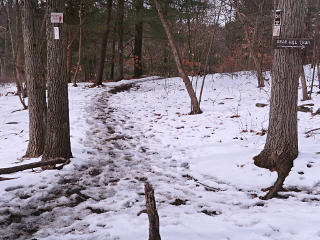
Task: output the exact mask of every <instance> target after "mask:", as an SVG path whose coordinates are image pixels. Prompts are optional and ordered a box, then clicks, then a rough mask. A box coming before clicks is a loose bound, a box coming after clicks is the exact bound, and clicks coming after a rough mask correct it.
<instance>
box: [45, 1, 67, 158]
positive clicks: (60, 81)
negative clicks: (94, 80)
mask: <svg viewBox="0 0 320 240" xmlns="http://www.w3.org/2000/svg"><path fill="white" fill-rule="evenodd" d="M47 6H48V13H51V12H62V13H64V14H65V0H49V1H48V2H47ZM48 15H49V16H50V14H48ZM54 26H58V27H59V28H60V39H59V40H55V39H54V34H53V27H54ZM66 42H67V37H66V31H65V26H64V24H52V23H50V18H48V21H47V64H48V74H47V79H48V114H47V117H48V118H47V129H46V144H45V149H44V153H43V160H47V159H51V158H56V157H62V158H66V159H67V158H70V157H72V153H71V147H70V123H69V105H68V82H67V76H66V75H67V70H66V66H67V65H66Z"/></svg>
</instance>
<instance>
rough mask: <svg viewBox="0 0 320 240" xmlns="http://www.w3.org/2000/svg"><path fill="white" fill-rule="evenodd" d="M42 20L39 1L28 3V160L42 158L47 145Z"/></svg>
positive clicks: (25, 33) (25, 28)
mask: <svg viewBox="0 0 320 240" xmlns="http://www.w3.org/2000/svg"><path fill="white" fill-rule="evenodd" d="M39 17H40V13H39V8H38V1H37V0H29V1H25V3H24V14H23V39H24V55H25V74H26V80H27V85H28V105H29V144H28V149H27V152H26V155H25V156H26V157H39V156H41V155H42V153H43V149H44V142H45V127H46V88H45V73H44V66H43V63H42V60H41V42H40V41H41V40H40V35H39V34H38V29H39V27H40V24H39V23H40V21H39Z"/></svg>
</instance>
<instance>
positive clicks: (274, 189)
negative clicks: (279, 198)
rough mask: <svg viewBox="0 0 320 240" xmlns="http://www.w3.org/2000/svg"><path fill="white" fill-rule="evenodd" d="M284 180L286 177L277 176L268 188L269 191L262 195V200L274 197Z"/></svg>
mask: <svg viewBox="0 0 320 240" xmlns="http://www.w3.org/2000/svg"><path fill="white" fill-rule="evenodd" d="M285 180H286V177H282V176H278V178H277V180H276V182H275V183H274V185H273V186H272V187H271V188H270V190H269V192H268V193H267V194H266V195H265V196H264V197H262V199H263V200H270V199H271V198H273V197H275V196H276V195H277V194H278V192H279V191H280V190H281V189H282V186H283V183H284V181H285Z"/></svg>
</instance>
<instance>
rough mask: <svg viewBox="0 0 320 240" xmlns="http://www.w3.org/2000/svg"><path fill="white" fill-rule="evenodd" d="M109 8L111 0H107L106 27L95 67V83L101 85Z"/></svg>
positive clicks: (107, 33)
mask: <svg viewBox="0 0 320 240" xmlns="http://www.w3.org/2000/svg"><path fill="white" fill-rule="evenodd" d="M111 10H112V0H108V3H107V14H106V29H105V31H104V33H103V37H102V41H101V49H100V57H99V60H98V68H97V74H96V76H97V78H96V85H102V78H103V68H104V61H105V58H106V50H107V43H108V36H109V32H110V21H111Z"/></svg>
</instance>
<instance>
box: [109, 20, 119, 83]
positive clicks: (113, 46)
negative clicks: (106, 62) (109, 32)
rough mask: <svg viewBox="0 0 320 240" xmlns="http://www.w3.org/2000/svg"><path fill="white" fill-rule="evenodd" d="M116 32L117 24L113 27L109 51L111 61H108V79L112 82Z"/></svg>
mask: <svg viewBox="0 0 320 240" xmlns="http://www.w3.org/2000/svg"><path fill="white" fill-rule="evenodd" d="M116 30H117V24H116V23H115V24H114V26H113V36H112V50H111V60H110V79H111V80H112V81H114V80H115V79H114V65H115V60H116V37H115V34H116Z"/></svg>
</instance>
